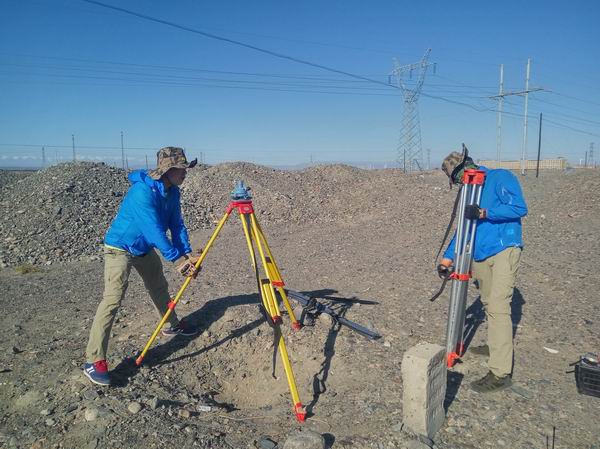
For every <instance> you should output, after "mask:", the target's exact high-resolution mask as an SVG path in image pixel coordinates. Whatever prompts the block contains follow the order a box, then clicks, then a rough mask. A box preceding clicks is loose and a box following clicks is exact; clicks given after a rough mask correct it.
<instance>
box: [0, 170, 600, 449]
mask: <svg viewBox="0 0 600 449" xmlns="http://www.w3.org/2000/svg"><path fill="white" fill-rule="evenodd" d="M61 173H68V176H70V177H72V180H71V181H69V180H67V179H65V178H64V177H62V176H63V175H61ZM94 176H95V177H96V178H95V181H94V182H90V183H89V184H85V182H86V181H83V180H84V179H89V178H90V177H92V179H94ZM53 177H56V178H57V179H52V178H53ZM65 177H66V175H65ZM237 177H241V178H243V179H245V180H246V181H247V183H248V184H249V185H250V186H251V187H252V189H253V192H254V195H255V201H254V202H255V206H256V209H257V216H258V218H259V221H260V223H261V224H262V227H263V230H264V231H265V234H266V235H267V238H268V239H269V243H270V245H271V248H272V250H273V253H274V255H275V257H276V258H277V262H278V264H279V266H280V268H281V269H282V274H283V277H284V279H285V280H286V283H287V285H289V287H290V288H293V289H295V290H299V291H304V292H311V293H312V294H313V295H315V296H319V297H322V298H323V297H328V298H330V301H333V302H332V304H334V306H335V307H336V308H338V309H339V311H340V312H343V313H345V316H346V317H347V318H349V319H351V320H354V321H357V322H359V323H361V324H364V325H367V326H369V327H371V328H374V329H376V330H377V331H379V332H380V333H381V334H382V335H383V338H382V339H381V340H379V341H369V340H367V339H365V338H363V337H362V336H360V335H358V334H355V333H353V332H351V331H350V330H349V329H347V328H341V329H338V328H337V327H336V326H335V325H333V324H332V323H331V322H330V321H329V320H328V319H327V317H326V316H325V317H323V316H321V317H318V318H317V319H316V320H315V321H314V323H313V325H312V326H306V327H305V328H303V329H302V330H301V331H299V332H293V331H291V330H290V329H289V326H287V324H288V320H287V317H284V323H285V324H286V326H284V336H285V338H286V340H287V342H288V349H289V351H290V354H291V359H292V363H293V366H294V372H295V374H296V377H297V383H298V389H299V393H300V396H301V398H302V400H303V402H304V403H305V404H306V405H307V406H308V409H309V411H310V412H311V415H312V416H311V417H310V418H309V419H308V420H307V422H306V423H305V424H304V425H303V426H300V425H298V424H297V423H296V422H295V419H294V418H293V415H292V413H291V407H290V399H289V393H288V389H287V383H286V381H285V375H284V374H283V370H282V368H281V363H280V360H279V359H278V360H277V363H276V367H275V376H276V378H273V377H272V374H271V372H272V356H273V346H272V343H273V337H272V331H271V329H270V328H269V327H268V326H267V325H266V324H265V323H264V321H263V319H262V317H261V314H260V313H259V311H258V308H257V296H256V294H255V281H254V280H253V273H252V270H251V268H250V266H249V263H248V255H247V254H246V252H245V251H246V248H245V244H244V240H243V235H242V231H241V227H240V224H239V221H238V220H237V219H232V220H231V222H230V223H228V224H227V225H226V227H225V228H224V230H223V232H222V235H221V236H220V237H219V239H218V240H217V241H216V244H215V247H214V248H213V249H212V250H211V253H210V254H209V255H208V257H207V260H206V263H205V266H204V269H203V272H202V274H201V275H200V277H199V278H198V280H197V281H196V282H194V283H193V284H191V286H190V288H189V289H188V291H187V292H186V294H185V297H186V299H189V303H187V304H181V305H179V306H178V308H177V310H178V313H179V314H180V315H183V316H185V315H188V316H189V318H190V319H191V320H192V321H194V322H196V323H197V324H198V325H199V326H200V327H201V329H202V333H201V335H199V336H198V337H197V338H193V339H184V338H179V337H176V338H174V339H171V340H167V339H160V341H159V342H158V343H157V344H155V346H154V348H153V349H152V350H151V351H150V353H149V354H148V356H147V358H146V363H145V366H144V367H143V368H142V369H141V370H139V371H137V370H134V369H132V367H131V365H130V362H128V360H129V359H128V357H131V356H133V355H135V354H136V353H137V352H138V351H139V350H140V349H141V347H143V345H144V344H145V342H146V340H147V338H148V337H149V334H150V333H151V332H152V330H153V329H154V327H155V326H156V324H157V318H156V316H155V315H154V314H153V313H152V311H151V310H150V309H151V306H150V302H149V300H148V298H147V295H146V293H145V291H144V288H143V285H142V283H141V280H140V279H139V277H138V276H137V275H135V274H134V275H132V278H131V283H130V290H129V291H128V294H127V297H126V299H125V301H124V304H123V308H122V310H121V311H120V313H119V316H118V319H117V323H116V324H115V327H114V328H113V333H114V335H113V338H112V340H111V348H110V356H109V363H110V365H111V368H115V378H116V380H117V385H116V387H114V388H110V389H104V388H95V387H93V386H92V385H91V384H90V383H89V382H87V380H86V379H85V378H84V377H83V375H82V374H81V372H80V365H81V364H82V362H83V360H84V354H83V352H84V349H85V344H86V341H87V337H88V332H89V327H90V324H91V320H92V318H93V314H94V312H95V309H96V306H97V304H98V301H99V300H100V297H101V294H102V269H103V265H102V260H101V258H100V257H99V254H98V253H97V252H96V250H95V249H89V252H86V251H88V249H87V248H88V246H86V245H84V244H82V243H81V242H79V241H80V239H81V238H82V237H77V236H76V235H75V236H72V235H70V233H71V232H81V233H82V234H81V235H84V234H83V233H84V232H85V233H89V234H85V235H86V239H89V241H91V242H95V243H94V244H95V245H97V242H99V241H100V240H101V238H102V236H103V232H104V230H105V228H106V226H107V224H108V222H109V220H110V218H111V216H112V214H113V213H114V210H115V208H116V207H117V204H118V202H119V200H120V197H119V196H118V195H119V194H122V193H123V192H124V191H125V189H126V182H125V180H124V176H123V173H122V172H120V171H119V170H116V169H111V168H108V167H106V166H102V165H96V164H82V163H78V164H74V165H73V164H66V165H64V166H61V167H58V168H57V167H54V168H50V169H47V170H45V171H42V172H38V173H35V174H33V175H31V176H30V177H29V178H27V180H22V181H21V182H12V183H9V184H8V185H6V184H5V187H4V190H3V191H2V193H3V200H2V203H1V205H0V208H2V209H3V210H2V213H3V216H4V217H5V220H3V221H2V224H1V226H2V228H1V233H0V244H1V245H2V246H1V251H2V260H3V262H4V264H5V265H7V266H6V267H4V268H3V269H0V287H1V289H2V291H3V292H4V294H3V295H2V296H1V297H0V301H1V304H2V310H3V314H2V321H1V322H0V324H1V326H0V341H1V342H2V343H1V344H0V411H1V413H0V446H5V447H11V448H13V447H14V448H45V447H50V448H100V447H103V448H122V447H145V448H153V447H157V448H158V447H177V446H179V447H184V448H187V447H189V448H192V447H199V448H216V449H220V448H254V447H256V441H257V440H258V438H259V437H260V436H261V435H268V436H269V437H270V438H271V439H273V440H275V441H278V442H280V443H283V441H285V439H286V438H287V437H288V436H289V435H290V434H291V433H293V432H294V431H295V430H297V429H298V428H300V427H302V428H306V429H312V430H315V431H317V432H319V433H321V434H322V435H324V436H325V439H326V441H327V444H328V446H329V447H333V448H335V449H337V448H361V449H362V448H364V449H367V448H376V449H384V448H385V449H387V448H390V449H391V448H403V447H408V446H407V445H408V444H414V443H415V442H414V441H413V440H412V437H411V436H410V435H407V434H405V433H403V432H402V431H401V427H402V426H401V420H402V402H401V398H402V379H401V376H400V362H401V360H402V356H403V354H404V352H405V351H406V349H408V348H409V347H411V346H413V345H415V344H417V343H419V342H421V341H428V342H431V343H440V344H443V339H444V335H445V327H446V313H447V295H445V296H442V298H440V299H439V300H438V301H437V302H435V303H430V302H429V301H427V298H428V297H429V296H430V295H431V294H432V292H434V291H435V290H436V289H437V287H438V286H439V281H438V279H437V277H436V275H435V272H434V261H433V257H434V255H435V253H436V251H437V247H438V245H439V241H440V239H441V237H442V235H443V231H444V229H445V226H446V224H447V220H448V218H449V213H450V209H451V202H452V200H453V197H454V194H455V193H456V191H455V190H454V191H448V189H447V183H446V181H445V177H444V176H443V175H442V174H441V173H428V174H422V175H411V176H405V175H402V174H401V173H400V172H398V171H396V170H375V171H363V170H358V169H354V168H350V167H346V166H328V167H313V168H310V169H307V170H303V171H299V172H281V171H275V170H272V169H269V168H265V167H259V166H255V165H251V164H245V163H235V164H223V165H219V166H215V167H201V168H200V169H198V170H196V171H195V172H192V173H191V175H190V177H189V178H188V179H187V180H186V183H185V191H184V201H185V214H186V217H188V218H189V222H190V223H194V224H193V225H192V226H191V227H193V228H194V229H196V231H195V232H193V234H192V236H193V243H194V246H195V247H201V246H204V244H205V242H206V241H207V239H208V238H209V236H210V234H211V232H212V230H213V229H214V221H215V220H217V219H219V218H220V217H221V215H222V213H223V212H224V208H225V206H226V204H227V195H228V193H229V191H230V190H231V189H232V185H233V182H232V181H233V180H234V179H235V178H237ZM73 180H80V181H81V182H82V183H81V184H79V183H78V182H77V181H73ZM521 181H522V183H523V188H524V191H525V195H526V198H527V201H528V204H529V206H530V214H529V216H528V217H527V218H526V219H525V220H524V233H525V236H524V238H525V242H526V249H525V251H524V253H523V258H522V267H521V271H520V274H519V279H518V282H517V284H518V285H517V289H518V290H517V292H516V295H515V300H514V301H513V312H514V321H515V332H516V336H515V345H516V349H515V372H514V383H515V385H516V387H515V388H514V389H512V390H510V391H508V392H504V393H501V394H496V395H491V396H480V395H477V394H475V393H473V392H472V391H471V390H470V389H469V388H468V384H469V382H471V381H472V380H475V379H477V378H479V377H480V376H482V375H483V374H485V372H486V367H485V359H482V358H478V357H475V356H472V355H470V354H469V353H468V352H467V354H466V356H465V357H464V359H463V363H461V364H458V365H457V366H456V367H455V368H454V369H453V370H452V371H450V373H449V379H450V380H449V387H448V397H447V406H448V412H447V420H446V423H445V425H444V427H443V428H442V430H441V431H440V432H439V433H438V434H437V435H436V437H435V447H438V448H447V449H451V448H456V449H458V448H461V449H462V448H478V449H480V448H498V447H507V448H536V449H537V448H539V449H543V448H545V447H546V438H547V437H550V439H551V437H552V432H553V428H555V429H556V443H555V447H556V448H582V449H590V448H596V449H598V448H600V426H598V418H597V417H598V416H599V413H600V399H598V398H593V397H590V396H583V395H579V394H577V391H576V388H575V381H574V377H573V374H565V371H566V370H567V369H568V364H569V363H570V362H573V361H575V360H577V358H578V357H579V356H580V355H581V354H583V353H585V352H587V351H598V348H600V336H599V318H598V317H599V316H600V313H599V312H600V310H599V309H600V306H599V302H598V291H599V289H600V281H599V280H598V276H597V273H596V271H597V270H596V266H597V262H596V259H597V255H598V254H599V253H600V243H599V241H598V230H599V229H600V200H599V197H598V193H597V192H598V190H599V188H600V173H599V172H597V171H591V170H590V171H588V172H585V173H584V172H579V171H578V172H574V171H573V172H566V173H555V174H550V173H545V174H543V176H541V177H540V178H539V179H535V178H534V177H533V176H527V177H525V178H522V179H521ZM69 182H70V184H69ZM44 185H45V186H48V187H47V189H48V190H42V189H41V186H44ZM70 185H74V187H69V186H70ZM91 188H93V190H89V189H91ZM36 191H37V195H36V194H35V192H36ZM42 192H45V193H44V194H42ZM112 192H114V194H113V193H112ZM52 195H54V196H52ZM41 198H43V199H44V200H43V201H40V199H41ZM49 198H52V201H50V200H49ZM15 205H16V207H15ZM59 205H60V207H62V208H63V211H64V212H61V214H63V213H64V214H65V218H64V219H62V223H63V227H62V231H61V229H59V230H56V228H54V227H53V223H54V222H56V221H61V219H60V218H57V217H56V216H55V215H51V214H49V213H48V211H52V210H53V208H55V207H57V206H59ZM15 209H16V210H17V211H18V210H24V211H23V212H22V213H18V214H17V213H15ZM88 209H91V210H88ZM101 211H102V212H101ZM9 212H10V214H9ZM15 217H18V218H15ZM77 219H80V220H82V221H80V222H79V223H78V224H73V221H76V220H77ZM34 223H35V224H36V226H38V228H37V229H42V230H45V232H42V233H37V234H33V235H28V236H23V235H22V234H23V233H24V232H25V233H27V232H32V231H31V230H32V229H34V228H33V227H30V226H33V224H34ZM83 223H87V226H83ZM17 226H20V228H18V229H20V230H19V231H17V230H16V228H17ZM30 229H31V230H30ZM94 233H95V234H94ZM57 236H62V237H63V238H64V239H65V240H64V242H55V243H54V245H55V247H56V248H61V247H62V248H64V251H65V253H67V249H66V248H65V246H66V245H67V244H69V245H74V246H75V250H76V251H73V252H72V253H69V255H65V254H63V255H61V256H57V255H56V253H55V252H53V251H51V250H50V249H48V250H46V248H51V247H52V244H53V243H52V242H51V240H52V239H55V238H56V237H57ZM7 238H8V239H9V240H8V242H7ZM11 238H17V239H20V240H19V241H18V244H17V242H14V241H13V242H11ZM44 242H48V243H44ZM11 244H12V246H11ZM28 245H29V246H28ZM44 245H45V246H44ZM77 245H80V246H77ZM36 247H38V248H40V247H43V248H44V251H41V252H40V251H37V252H36V251H35V248H36ZM29 248H31V249H33V250H34V251H33V253H34V254H35V255H36V256H35V257H39V256H37V254H45V255H46V256H47V259H46V261H42V260H37V258H36V259H35V260H34V262H35V265H33V266H31V265H26V264H24V263H26V262H28V261H29V259H28V258H29V257H34V256H33V255H32V253H28V252H27V251H29ZM90 248H91V247H90ZM69 251H70V250H69ZM77 251H79V252H83V253H85V254H86V256H85V258H83V259H80V260H69V259H70V258H72V259H75V258H76V257H77V256H78V254H77ZM61 257H62V258H61ZM91 257H94V258H95V260H90V258H91ZM47 262H51V264H50V265H46V263H47ZM165 266H166V272H167V276H168V278H169V280H170V285H171V290H172V291H173V292H175V291H176V289H177V288H178V287H179V285H180V283H181V279H180V278H179V277H177V274H176V273H175V271H174V269H173V266H172V265H171V264H168V263H166V264H165ZM470 297H471V299H472V300H473V303H472V305H471V308H470V310H471V311H472V312H473V313H472V315H470V318H469V322H471V323H473V324H474V327H475V328H476V333H475V336H474V338H473V343H472V344H474V345H477V344H479V343H481V342H483V341H484V340H485V334H486V323H485V322H480V320H479V319H478V318H479V317H480V312H479V311H478V308H477V305H478V302H477V301H475V300H476V298H477V291H476V290H475V289H473V290H472V291H471V293H470ZM332 298H334V299H332ZM335 298H338V300H335ZM340 298H345V299H346V300H345V301H342V300H341V299H340ZM366 301H375V302H377V304H369V303H367V302H366ZM544 348H550V349H552V350H553V351H552V352H549V351H548V350H546V349H544ZM202 406H204V407H202ZM207 406H208V407H210V411H207V410H208V409H207Z"/></svg>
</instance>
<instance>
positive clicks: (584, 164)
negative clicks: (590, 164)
mask: <svg viewBox="0 0 600 449" xmlns="http://www.w3.org/2000/svg"><path fill="white" fill-rule="evenodd" d="M587 158H588V152H587V151H586V152H585V159H584V161H585V162H584V163H583V168H587Z"/></svg>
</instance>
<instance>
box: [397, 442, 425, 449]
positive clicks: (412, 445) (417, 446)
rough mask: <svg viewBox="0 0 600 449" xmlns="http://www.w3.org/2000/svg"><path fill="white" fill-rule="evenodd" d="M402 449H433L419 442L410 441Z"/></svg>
mask: <svg viewBox="0 0 600 449" xmlns="http://www.w3.org/2000/svg"><path fill="white" fill-rule="evenodd" d="M402 449H431V446H429V445H427V444H425V443H423V442H421V441H418V440H410V441H407V442H406V443H404V444H403V445H402Z"/></svg>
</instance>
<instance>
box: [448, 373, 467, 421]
mask: <svg viewBox="0 0 600 449" xmlns="http://www.w3.org/2000/svg"><path fill="white" fill-rule="evenodd" d="M464 377H465V376H464V374H461V373H458V372H456V371H448V378H447V381H446V397H445V398H444V410H445V411H446V413H448V410H449V409H450V406H451V405H452V402H454V399H455V398H456V396H457V395H458V390H460V385H461V384H462V381H463V378H464Z"/></svg>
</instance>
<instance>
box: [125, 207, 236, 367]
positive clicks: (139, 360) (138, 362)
mask: <svg viewBox="0 0 600 449" xmlns="http://www.w3.org/2000/svg"><path fill="white" fill-rule="evenodd" d="M229 215H231V212H230V211H228V212H226V213H225V215H223V218H221V221H219V224H218V225H217V229H215V232H213V234H212V236H211V237H210V239H209V240H208V243H207V244H206V247H205V248H204V251H202V254H200V258H199V259H198V261H197V262H196V264H195V267H196V270H199V269H200V266H201V265H202V262H204V259H205V258H206V255H207V254H208V250H210V248H211V247H212V245H213V243H214V241H215V240H216V238H217V236H218V235H219V232H221V229H222V228H223V225H225V222H227V219H228V218H229ZM191 280H192V276H188V277H187V278H186V279H185V281H184V283H183V285H182V286H181V288H180V289H179V292H177V295H176V296H175V299H173V300H172V301H169V309H168V310H167V312H166V313H165V315H164V316H163V318H162V320H160V323H158V326H156V329H155V330H154V332H153V333H152V335H151V336H150V339H149V340H148V343H146V346H145V347H144V350H143V351H142V353H141V354H140V355H139V357H138V358H137V359H136V360H135V364H136V365H138V366H140V365H141V364H142V361H143V360H144V357H145V356H146V353H147V352H148V350H149V349H150V346H152V343H154V340H156V337H157V336H158V333H159V332H160V330H161V329H162V327H163V326H164V324H165V323H166V322H167V320H168V319H169V316H171V312H172V311H173V309H175V306H176V305H177V303H178V302H179V300H180V299H181V296H182V295H183V292H184V291H185V289H186V288H187V286H188V285H189V284H190V282H191Z"/></svg>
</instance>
